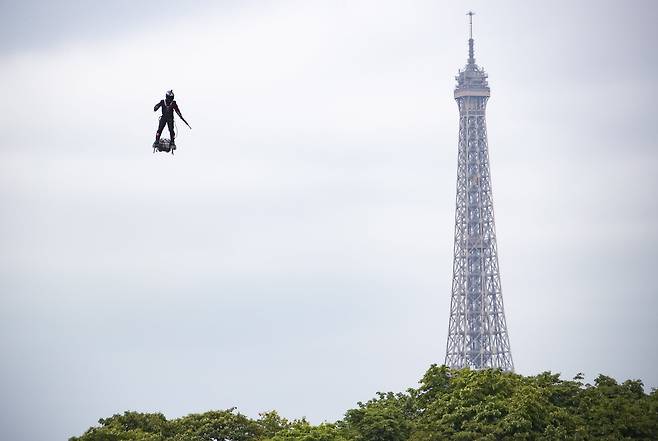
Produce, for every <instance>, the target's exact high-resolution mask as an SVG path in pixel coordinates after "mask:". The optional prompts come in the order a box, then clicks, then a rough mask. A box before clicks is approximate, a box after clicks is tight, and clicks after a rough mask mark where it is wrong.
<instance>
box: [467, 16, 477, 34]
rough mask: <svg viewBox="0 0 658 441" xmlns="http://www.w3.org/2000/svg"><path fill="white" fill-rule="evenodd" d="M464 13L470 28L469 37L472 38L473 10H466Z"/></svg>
mask: <svg viewBox="0 0 658 441" xmlns="http://www.w3.org/2000/svg"><path fill="white" fill-rule="evenodd" d="M466 15H468V22H469V23H468V24H469V25H470V30H471V32H470V37H469V38H471V39H473V16H474V15H475V12H473V11H468V12H467V13H466Z"/></svg>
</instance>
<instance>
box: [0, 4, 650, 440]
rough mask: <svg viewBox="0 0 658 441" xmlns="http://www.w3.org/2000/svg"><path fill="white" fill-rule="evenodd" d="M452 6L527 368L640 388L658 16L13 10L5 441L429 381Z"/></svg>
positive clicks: (5, 131) (432, 7) (0, 376)
mask: <svg viewBox="0 0 658 441" xmlns="http://www.w3.org/2000/svg"><path fill="white" fill-rule="evenodd" d="M137 5H138V6H137ZM469 9H473V10H474V11H475V12H476V16H475V17H474V21H475V26H474V36H475V50H476V53H475V56H476V60H477V62H478V64H480V65H481V66H483V67H484V68H485V69H486V70H487V72H488V73H489V75H490V86H491V93H492V97H491V99H490V101H489V106H488V114H487V118H488V128H489V147H490V155H491V167H492V180H493V192H494V199H495V210H496V223H497V224H496V226H497V232H498V245H499V253H500V268H501V280H502V285H503V297H504V301H505V308H506V316H507V323H508V328H509V334H510V341H511V345H512V353H513V357H514V362H515V366H516V370H517V372H519V373H521V374H524V375H531V374H537V373H539V372H542V371H545V370H551V371H553V372H560V373H562V374H563V376H564V378H571V377H573V376H574V375H575V374H576V373H578V372H584V373H585V374H586V378H588V379H590V380H591V379H593V378H594V377H595V376H596V375H598V374H599V373H605V374H608V375H612V376H614V377H616V378H618V379H620V380H624V379H627V378H633V379H635V378H640V379H642V380H644V381H645V384H646V385H647V386H648V388H650V387H656V386H658V371H657V370H656V365H658V355H657V354H658V345H657V344H656V339H657V338H658V318H657V314H656V311H657V309H658V290H657V288H656V272H657V270H658V268H656V265H657V264H658V251H657V246H658V228H657V224H656V217H657V216H658V202H657V195H658V177H657V174H656V170H657V169H658V141H657V140H658V121H657V119H656V112H655V109H654V107H655V103H656V102H657V99H658V88H657V86H656V72H657V69H658V51H656V46H655V42H656V41H658V35H656V34H657V33H658V31H656V29H657V28H656V25H655V24H656V22H657V21H658V4H657V3H656V2H653V1H618V2H605V1H588V2H585V1H582V2H573V1H552V2H543V3H540V2H527V1H514V2H513V1H505V2H495V6H494V2H488V1H469V2H460V3H459V4H458V3H457V2H447V1H446V2H439V1H413V2H410V1H397V2H392V1H375V0H372V1H324V2H319V1H318V2H316V1H301V0H299V1H277V2H269V1H262V2H247V1H240V2H238V1H233V2H230V1H228V2H222V3H220V2H211V1H207V2H204V1H197V2H190V3H187V4H180V3H178V2H155V1H145V2H137V4H135V2H128V1H114V2H107V1H103V2H85V3H84V5H80V4H79V2H77V1H69V0H67V1H59V2H56V4H55V2H36V1H22V2H6V1H3V2H0V23H1V24H2V26H0V42H1V43H0V84H1V85H2V88H1V90H2V93H1V95H0V96H2V101H3V112H2V117H1V118H0V153H1V154H2V160H1V161H0V206H1V207H2V209H1V210H2V211H1V213H0V350H1V351H2V362H1V363H0V406H1V409H0V438H2V439H11V440H13V441H21V440H26V441H27V440H34V439H66V438H67V437H69V436H72V435H79V434H81V433H82V432H83V431H84V430H85V429H86V428H88V427H89V426H91V425H93V424H95V423H96V421H97V420H98V418H101V417H106V416H110V415H112V414H113V413H117V412H123V411H124V410H138V411H149V412H151V411H153V412H155V411H160V412H164V413H165V414H166V415H167V416H168V417H171V418H174V417H178V416H182V415H185V414H188V413H191V412H202V411H205V410H209V409H222V408H227V407H231V406H238V408H239V409H240V410H241V411H242V412H244V413H246V414H248V415H250V416H256V415H257V413H258V412H260V411H265V410H269V409H277V410H278V411H279V412H280V413H282V414H283V415H285V416H287V417H289V418H297V417H302V416H307V417H308V418H309V419H311V420H312V421H313V422H320V421H322V420H335V419H337V418H340V417H341V416H342V414H343V412H344V411H345V410H346V409H348V408H350V407H353V406H354V405H355V403H356V402H357V401H359V400H367V399H369V398H371V397H372V396H373V395H374V393H375V392H376V391H378V390H383V391H387V390H393V391H402V390H404V389H406V388H407V387H411V386H414V385H415V384H416V381H417V380H418V379H419V378H420V377H421V375H422V374H423V372H424V371H425V369H427V367H428V366H429V365H430V364H431V363H442V362H443V359H444V356H445V344H446V336H447V331H448V314H449V311H448V308H449V303H450V287H451V277H452V249H453V248H452V247H453V234H454V214H455V213H454V204H455V184H456V183H455V181H456V163H457V145H456V141H457V125H458V112H457V107H456V105H455V102H454V100H453V96H452V93H453V89H454V83H455V82H454V75H455V74H456V73H457V70H458V69H459V68H461V67H463V65H464V64H465V62H466V58H467V38H468V30H467V17H466V16H465V13H466V12H467V11H468V10H469ZM172 88H173V90H174V92H175V93H176V98H177V101H178V103H179V106H180V108H181V110H182V112H183V115H184V116H185V117H186V119H187V120H188V121H189V122H190V124H191V125H192V127H193V128H194V129H193V130H191V131H190V130H188V129H187V128H186V127H185V126H184V125H182V124H179V125H178V130H179V137H178V145H179V150H178V152H177V153H176V155H175V156H174V157H172V156H171V155H167V154H164V153H163V154H153V153H152V150H151V148H150V144H151V142H152V141H153V136H154V132H155V129H156V125H157V114H154V113H153V111H152V107H153V105H154V104H155V103H156V102H157V101H158V100H160V99H161V98H163V95H164V92H165V91H166V90H167V89H172Z"/></svg>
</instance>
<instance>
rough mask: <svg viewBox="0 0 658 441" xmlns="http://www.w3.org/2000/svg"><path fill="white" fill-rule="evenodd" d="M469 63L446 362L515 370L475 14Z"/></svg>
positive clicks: (460, 98)
mask: <svg viewBox="0 0 658 441" xmlns="http://www.w3.org/2000/svg"><path fill="white" fill-rule="evenodd" d="M468 15H469V19H470V29H471V30H470V38H469V40H468V62H467V64H466V67H465V68H464V69H463V70H460V71H459V74H458V75H457V76H456V77H455V79H456V80H457V86H456V88H455V100H456V101H457V106H458V107H459V143H458V155H457V204H456V211H455V248H454V265H453V278H452V299H451V304H450V322H449V329H448V343H447V348H446V359H445V364H446V365H447V366H449V367H452V368H466V367H468V368H471V369H485V368H501V369H503V370H506V371H513V370H514V364H513V362H512V352H511V350H510V344H509V337H508V334H507V325H506V324H505V313H504V311H503V296H502V292H501V286H500V272H499V268H498V251H497V246H496V227H495V223H494V210H493V198H492V194H491V176H490V171H489V149H488V146H487V126H486V120H485V110H486V105H487V100H488V99H489V84H488V82H487V74H486V73H485V72H484V69H482V68H480V67H479V66H478V65H477V64H475V57H474V51H473V13H472V12H469V13H468Z"/></svg>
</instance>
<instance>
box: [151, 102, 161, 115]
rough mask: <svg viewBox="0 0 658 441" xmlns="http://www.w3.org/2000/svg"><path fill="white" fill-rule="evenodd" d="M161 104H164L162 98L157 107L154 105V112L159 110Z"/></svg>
mask: <svg viewBox="0 0 658 441" xmlns="http://www.w3.org/2000/svg"><path fill="white" fill-rule="evenodd" d="M160 106H162V100H160V102H159V103H158V104H156V105H155V107H153V111H154V112H155V111H157V110H158V109H159V108H160Z"/></svg>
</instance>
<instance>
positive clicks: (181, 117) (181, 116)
mask: <svg viewBox="0 0 658 441" xmlns="http://www.w3.org/2000/svg"><path fill="white" fill-rule="evenodd" d="M178 116H180V119H182V120H183V122H184V123H185V124H187V121H185V118H183V115H181V114H180V113H179V114H178ZM187 127H189V128H190V130H192V127H191V126H190V125H189V124H187Z"/></svg>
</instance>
